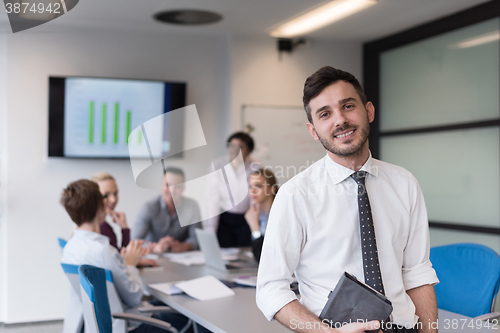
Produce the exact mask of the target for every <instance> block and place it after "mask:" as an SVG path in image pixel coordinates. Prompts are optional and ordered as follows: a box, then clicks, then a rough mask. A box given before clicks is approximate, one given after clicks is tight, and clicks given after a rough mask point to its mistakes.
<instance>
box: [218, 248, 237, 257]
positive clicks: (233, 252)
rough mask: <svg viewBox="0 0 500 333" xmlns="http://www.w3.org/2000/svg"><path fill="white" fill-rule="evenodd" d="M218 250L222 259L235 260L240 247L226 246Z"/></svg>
mask: <svg viewBox="0 0 500 333" xmlns="http://www.w3.org/2000/svg"><path fill="white" fill-rule="evenodd" d="M220 252H221V254H222V259H224V260H237V259H238V254H239V253H240V249H239V248H237V247H227V248H222V249H220Z"/></svg>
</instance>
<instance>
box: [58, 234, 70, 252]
mask: <svg viewBox="0 0 500 333" xmlns="http://www.w3.org/2000/svg"><path fill="white" fill-rule="evenodd" d="M57 242H58V243H59V247H60V248H61V250H62V249H64V247H65V246H66V243H67V242H68V241H67V240H65V239H62V238H59V237H58V238H57Z"/></svg>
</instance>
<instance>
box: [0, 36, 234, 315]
mask: <svg viewBox="0 0 500 333" xmlns="http://www.w3.org/2000/svg"><path fill="white" fill-rule="evenodd" d="M0 44H1V48H0V96H1V97H5V96H7V97H8V98H7V100H6V101H5V100H4V99H3V98H2V99H1V100H0V112H1V113H0V117H1V120H2V124H1V125H0V126H1V130H2V134H1V135H3V137H6V138H7V140H6V142H4V141H3V140H1V141H0V143H3V145H2V146H0V147H5V150H4V151H2V160H4V158H7V163H6V165H5V167H4V168H2V169H1V172H2V174H1V177H2V178H1V179H2V184H1V190H2V193H1V194H2V200H3V202H5V205H6V207H5V208H6V211H5V210H4V207H2V211H1V214H2V216H1V220H0V221H1V222H0V223H1V225H0V236H1V239H2V244H0V322H1V321H4V322H6V323H15V322H28V321H38V320H50V319H61V318H62V317H63V315H64V312H65V309H66V304H67V297H68V290H69V284H68V283H67V281H66V277H65V276H64V275H63V273H62V270H61V268H60V266H59V262H60V250H59V248H58V246H57V242H56V238H57V237H63V238H69V237H70V235H71V232H72V229H73V224H72V222H71V221H70V220H69V217H68V216H67V214H66V213H65V211H64V209H63V208H62V206H61V205H60V204H59V203H58V200H59V196H60V193H61V190H62V188H63V187H65V186H66V185H67V184H68V183H69V182H70V181H73V180H76V179H79V178H85V177H90V176H91V175H92V174H93V173H95V172H97V171H100V170H104V171H109V172H112V173H113V174H114V175H115V176H116V178H117V180H118V184H119V188H120V203H119V204H118V206H117V209H119V210H123V211H125V212H126V213H127V217H128V221H129V225H131V226H132V225H133V222H134V219H135V216H136V214H137V211H138V209H139V208H140V206H141V205H142V203H143V202H144V201H146V200H147V199H149V198H151V197H154V196H155V195H157V194H158V193H159V191H155V190H145V189H141V188H138V187H136V186H135V184H134V181H133V177H132V172H131V169H130V163H129V162H128V161H126V160H121V161H115V160H71V159H61V158H50V159H49V158H48V157H47V127H48V126H47V125H48V124H47V121H48V113H47V112H48V111H47V105H48V99H47V96H48V76H49V75H88V76H109V77H125V78H146V79H160V80H176V81H187V82H188V103H195V104H196V105H197V108H198V111H199V113H200V118H201V121H202V126H203V129H204V131H205V135H206V137H207V140H209V141H212V140H216V139H217V138H218V137H224V136H225V135H227V134H226V133H228V132H229V123H228V122H227V121H226V119H229V118H230V114H229V110H230V98H231V96H230V82H231V78H230V40H229V39H228V38H226V37H210V36H189V35H186V36H182V35H176V36H170V35H151V34H141V33H130V32H126V33H125V32H124V33H119V32H103V31H92V30H86V31H79V32H78V31H77V32H71V33H69V32H57V33H50V32H45V33H36V32H33V33H29V32H26V33H19V34H15V35H12V34H3V35H0ZM4 46H5V47H4ZM2 64H4V65H2ZM5 103H7V104H6V105H4V104H5ZM4 113H6V114H4ZM3 120H7V123H4V122H3ZM4 131H7V133H6V135H4V134H5V132H4ZM3 137H2V139H3ZM198 164H199V163H196V161H195V160H193V159H192V158H191V159H190V158H189V157H186V158H184V159H183V160H181V161H179V165H180V166H182V167H184V168H185V170H186V172H187V173H189V172H194V171H196V170H195V168H199V167H202V168H206V166H201V165H198ZM4 180H6V182H5V183H4V182H3V181H4ZM186 194H187V195H189V196H192V197H195V198H196V199H198V200H200V199H202V198H201V197H200V196H199V194H198V193H196V192H194V190H193V191H191V192H190V189H189V188H188V189H187V193H186ZM6 212H7V214H6V215H5V213H6ZM2 255H3V256H2ZM2 310H3V317H2Z"/></svg>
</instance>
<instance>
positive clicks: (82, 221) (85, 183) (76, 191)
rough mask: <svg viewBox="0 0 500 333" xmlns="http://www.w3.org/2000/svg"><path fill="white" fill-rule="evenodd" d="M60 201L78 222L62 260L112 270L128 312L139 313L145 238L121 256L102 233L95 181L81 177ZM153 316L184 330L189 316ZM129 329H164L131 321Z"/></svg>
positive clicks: (101, 211)
mask: <svg viewBox="0 0 500 333" xmlns="http://www.w3.org/2000/svg"><path fill="white" fill-rule="evenodd" d="M61 204H62V205H63V206H64V208H65V209H66V211H67V212H68V214H69V216H70V217H71V219H72V220H73V222H75V224H76V225H77V228H76V229H75V231H74V233H73V236H72V237H71V238H70V239H69V240H68V242H67V243H66V245H65V246H64V249H63V253H62V258H61V262H62V263H65V264H71V265H93V266H96V267H100V268H104V269H107V270H110V271H111V273H112V275H113V282H114V285H115V287H116V290H117V292H118V295H119V296H120V299H121V301H122V303H123V305H124V307H125V311H126V312H131V313H136V314H139V310H138V306H139V304H140V302H141V299H142V295H143V283H142V280H141V277H140V276H139V270H138V269H137V267H136V265H137V263H138V262H139V260H140V259H141V256H142V255H143V254H145V253H146V249H145V248H143V247H142V245H143V243H144V241H134V240H132V241H130V242H129V244H128V245H127V247H123V248H122V250H121V255H120V253H119V252H118V250H117V249H116V248H115V247H113V246H111V245H110V244H109V238H108V237H106V236H103V235H101V234H100V233H99V224H100V223H101V221H103V220H104V217H105V215H106V211H105V209H104V205H103V197H102V195H101V193H100V192H99V187H98V185H97V184H96V183H94V182H93V181H90V180H86V179H81V180H78V181H76V182H73V183H71V184H69V185H68V187H66V188H65V189H64V190H63V193H62V195H61ZM153 317H155V318H157V319H160V320H165V321H167V322H169V323H170V324H172V325H173V326H174V327H176V328H178V329H181V328H182V327H184V325H186V323H187V321H188V319H187V318H186V317H184V316H183V315H181V314H178V313H160V314H154V315H153ZM129 332H131V333H132V332H133V333H145V332H147V333H152V332H165V331H164V330H161V329H157V328H156V327H153V326H150V325H147V324H142V325H141V324H140V323H137V322H129Z"/></svg>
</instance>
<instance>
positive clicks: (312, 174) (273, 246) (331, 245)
mask: <svg viewBox="0 0 500 333" xmlns="http://www.w3.org/2000/svg"><path fill="white" fill-rule="evenodd" d="M361 170H364V171H367V172H368V174H367V176H366V189H367V192H368V197H369V199H370V205H371V208H372V215H373V221H374V228H375V234H376V237H377V249H378V254H379V261H380V268H381V273H382V281H383V283H384V288H385V294H386V296H387V297H388V298H389V299H390V301H391V302H392V305H393V308H394V310H393V312H392V322H393V323H396V324H400V325H406V326H413V325H414V324H415V323H416V322H417V320H418V316H416V315H415V306H414V304H413V302H412V301H411V299H410V297H409V296H408V295H407V294H406V290H409V289H412V288H416V287H419V286H422V285H426V284H435V283H438V282H439V281H438V279H437V276H436V273H435V271H434V269H433V268H432V264H431V262H430V261H429V230H428V221H427V211H426V208H425V203H424V198H423V195H422V191H421V189H420V186H419V184H418V182H417V180H416V179H415V177H414V176H413V175H412V174H411V173H410V172H408V171H407V170H405V169H403V168H401V167H398V166H395V165H391V164H388V163H385V162H381V161H378V160H375V159H373V158H372V157H371V155H370V157H369V159H368V160H367V162H366V163H365V165H364V166H363V167H362V168H361ZM352 173H353V170H350V169H348V168H345V167H343V166H341V165H339V164H337V163H335V162H334V161H333V160H332V159H331V158H330V157H329V156H328V155H326V156H325V157H324V158H322V159H321V160H319V161H317V162H316V163H314V164H313V165H312V166H310V167H309V168H308V169H306V170H305V171H303V172H302V173H300V174H298V175H297V176H295V177H294V178H292V179H291V180H290V181H288V182H287V183H285V184H284V185H283V186H282V187H281V188H280V190H279V191H278V194H277V196H276V198H275V200H274V202H273V205H272V207H271V212H270V216H269V221H268V225H267V230H266V237H265V240H264V245H263V249H262V257H261V260H260V264H259V273H258V281H257V305H258V306H259V308H260V309H261V311H262V312H263V313H264V315H265V316H266V317H267V319H268V320H271V319H273V317H274V315H275V314H276V312H278V310H280V309H281V308H282V307H283V306H285V305H286V304H288V303H289V302H291V301H293V300H295V299H296V296H295V294H294V293H293V292H292V291H291V290H290V287H289V285H290V283H291V282H292V274H293V273H295V276H296V278H297V280H298V281H299V290H300V295H301V300H300V302H301V303H302V304H303V305H304V306H305V307H306V308H307V309H309V310H310V311H311V312H312V313H314V314H315V315H319V314H320V313H321V310H322V309H323V307H324V305H325V303H326V301H327V299H328V294H329V293H330V291H332V290H333V289H334V288H335V286H336V284H337V282H338V281H339V279H340V277H341V275H342V274H343V273H344V271H347V272H349V273H351V274H353V275H355V276H356V277H357V278H358V279H360V280H361V281H364V273H363V266H362V255H361V241H360V227H359V220H358V204H357V185H356V182H355V181H354V180H353V179H352V178H351V177H350V175H351V174H352Z"/></svg>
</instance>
